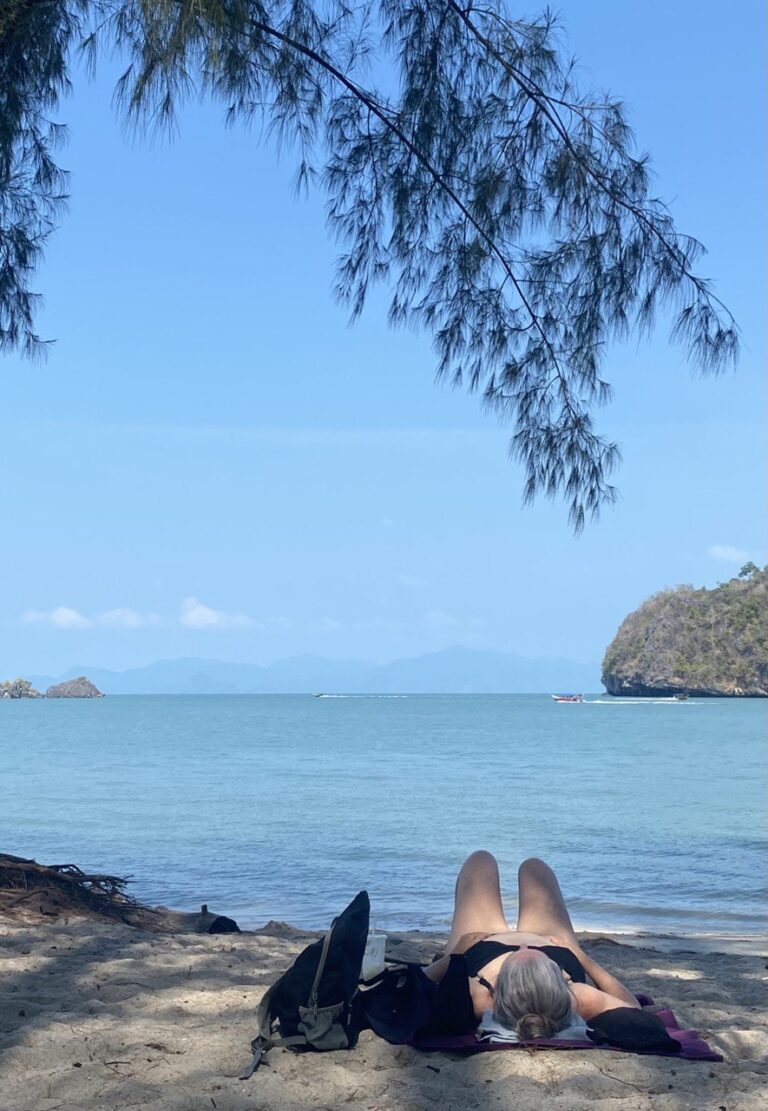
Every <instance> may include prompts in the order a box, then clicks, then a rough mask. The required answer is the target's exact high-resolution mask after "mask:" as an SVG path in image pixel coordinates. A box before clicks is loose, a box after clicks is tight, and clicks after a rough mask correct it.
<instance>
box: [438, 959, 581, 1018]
mask: <svg viewBox="0 0 768 1111" xmlns="http://www.w3.org/2000/svg"><path fill="white" fill-rule="evenodd" d="M519 948H520V946H519V945H505V944H504V942H502V941H476V942H475V944H474V945H471V946H470V947H469V949H467V951H466V953H452V954H451V957H450V960H449V962H448V971H447V972H446V974H445V976H444V977H443V978H442V980H441V981H440V983H439V984H436V985H435V988H436V990H435V991H434V992H433V995H432V1004H431V1008H430V1017H429V1026H428V1028H427V1031H425V1033H427V1032H428V1033H429V1034H467V1033H469V1032H470V1031H471V1030H474V1029H475V1027H476V1026H477V1018H476V1016H475V1006H474V1003H473V1002H472V996H471V994H470V991H469V981H470V979H472V978H477V979H479V980H480V983H483V985H484V986H486V987H487V986H488V981H487V980H485V981H484V978H483V977H482V976H481V975H480V973H481V972H482V970H483V969H484V968H485V966H486V965H488V964H490V963H491V961H493V960H495V959H496V958H497V957H500V956H502V955H503V954H504V953H516V952H517V951H518V949H519ZM529 948H530V949H540V950H541V952H542V953H545V954H546V955H547V956H548V957H549V958H550V960H553V961H554V962H555V964H556V965H558V966H559V967H560V968H562V970H563V972H566V973H567V974H568V975H569V976H570V978H571V979H572V980H573V981H574V982H575V983H577V984H586V982H587V976H586V973H585V972H584V969H583V968H582V966H581V962H580V961H579V959H578V957H576V956H575V955H574V954H573V953H572V952H571V950H570V949H566V948H564V947H563V946H561V945H531V946H529Z"/></svg>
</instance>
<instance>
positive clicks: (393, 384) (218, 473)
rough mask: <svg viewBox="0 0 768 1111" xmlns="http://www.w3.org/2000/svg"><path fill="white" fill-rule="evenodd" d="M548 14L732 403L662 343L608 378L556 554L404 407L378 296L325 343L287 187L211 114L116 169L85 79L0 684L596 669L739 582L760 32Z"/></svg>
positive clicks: (19, 508) (399, 346)
mask: <svg viewBox="0 0 768 1111" xmlns="http://www.w3.org/2000/svg"><path fill="white" fill-rule="evenodd" d="M560 10H561V12H562V14H563V18H564V20H565V23H566V25H567V29H568V35H569V42H570V45H571V48H572V49H573V50H574V52H575V53H576V54H577V55H578V56H579V59H580V61H581V64H582V66H583V68H584V70H585V72H586V75H587V76H588V77H591V78H592V80H593V81H594V82H595V83H596V84H598V85H600V86H601V87H607V88H610V89H611V90H612V91H613V92H614V93H616V94H620V95H621V96H623V98H624V99H625V101H626V103H627V104H628V106H629V108H630V111H631V117H632V119H633V122H634V125H635V128H636V131H637V134H638V140H639V145H640V147H641V148H643V149H649V150H650V151H651V152H652V154H653V158H654V165H655V169H656V172H657V175H658V192H659V193H660V194H661V195H662V196H663V197H664V198H665V199H666V200H668V201H669V202H670V203H671V205H672V209H673V212H674V214H675V217H676V219H677V222H678V226H679V227H680V228H681V229H682V230H684V231H687V232H690V233H692V234H694V235H696V236H697V237H698V238H700V239H701V240H702V241H703V242H704V243H705V244H706V246H707V247H708V249H709V254H708V256H707V257H706V258H705V259H704V260H703V263H702V264H700V267H699V269H700V270H701V271H702V272H703V273H705V274H706V275H708V276H711V277H713V278H714V279H715V281H716V288H717V292H718V293H719V294H721V296H722V297H723V298H724V299H725V300H726V301H727V303H728V304H729V306H730V307H731V309H732V311H733V312H734V314H735V316H736V317H737V319H738V321H739V324H740V326H741V328H742V332H743V341H744V350H743V355H742V359H741V363H740V366H739V369H738V371H737V373H736V375H734V376H731V375H729V376H726V377H723V378H719V379H716V380H699V379H697V378H695V376H694V375H693V374H692V372H691V370H690V368H689V367H688V366H687V365H686V364H685V363H684V362H683V360H682V359H681V356H680V354H679V352H678V351H677V350H676V349H674V348H671V347H669V346H668V345H667V343H666V337H665V334H664V330H663V328H662V329H661V330H660V331H659V332H658V333H657V334H656V336H655V337H654V339H653V341H652V342H651V343H644V344H642V345H640V346H637V345H636V344H635V343H634V342H633V343H631V344H627V345H623V346H621V347H618V346H617V347H615V348H614V349H613V350H611V351H610V352H609V354H608V358H607V363H606V368H607V369H606V375H607V377H608V379H609V381H611V382H612V383H613V385H614V387H615V391H616V396H615V400H614V402H613V403H612V404H611V405H610V406H608V407H607V408H605V409H604V410H603V411H602V412H601V413H600V414H599V415H598V423H599V426H600V428H601V429H602V430H603V431H604V432H605V433H606V434H608V435H609V436H610V437H612V438H614V439H616V440H618V441H619V443H620V444H621V447H622V451H623V455H624V463H623V466H622V468H621V471H620V473H619V475H618V478H617V484H618V486H619V488H620V491H621V499H620V502H619V504H618V505H617V506H616V507H615V508H614V509H612V510H607V511H606V512H605V513H604V515H603V517H602V519H601V521H600V522H599V524H597V525H593V526H588V527H587V530H586V532H585V534H584V535H583V536H581V537H580V538H578V539H576V538H574V537H573V536H572V534H571V532H570V531H569V528H568V525H567V513H566V509H565V507H564V506H563V505H561V504H557V503H555V504H550V503H547V502H544V501H542V502H540V503H537V504H536V506H535V507H534V508H533V509H522V508H521V506H520V494H521V487H522V477H521V472H520V469H519V468H518V467H517V466H515V465H513V464H511V463H510V462H509V461H508V458H507V446H506V445H507V438H508V437H507V434H506V433H505V431H504V429H503V428H500V427H499V425H498V424H497V422H496V420H495V418H493V417H491V416H488V415H486V414H485V413H483V411H482V409H481V406H480V404H479V402H478V400H477V398H473V397H471V396H468V395H466V394H463V393H459V392H453V391H451V390H450V389H448V388H443V387H436V386H435V385H434V381H433V373H434V363H435V360H434V357H433V354H432V352H431V350H430V345H429V341H428V339H427V338H426V337H424V336H423V335H421V336H420V335H414V334H413V333H411V332H403V331H400V332H397V331H392V330H390V329H389V328H388V327H387V325H386V321H385V315H386V314H385V306H386V298H385V296H384V295H377V296H376V297H374V298H373V299H372V301H371V304H370V307H369V308H368V309H367V310H366V312H365V314H364V316H363V318H362V320H361V321H360V322H359V323H358V324H357V325H355V326H354V327H353V328H350V327H348V325H347V320H346V315H345V313H344V310H343V309H341V308H340V307H339V306H338V305H337V304H336V303H335V302H334V300H333V297H332V294H331V282H332V270H333V260H334V257H335V254H336V248H335V247H334V245H333V244H332V243H331V242H330V240H329V238H328V235H327V233H326V230H325V228H324V223H323V208H322V201H321V200H320V199H319V198H317V197H311V198H310V199H309V200H306V201H298V202H297V201H295V200H294V198H293V194H292V189H291V182H292V178H293V166H292V162H291V159H290V157H288V156H286V157H284V158H283V159H282V160H281V161H279V162H278V161H277V160H276V158H275V155H274V152H273V150H272V149H271V148H270V147H268V146H264V145H261V144H260V142H259V137H258V135H257V134H254V133H250V134H249V133H248V132H246V131H243V130H238V129H236V130H225V129H224V128H223V126H222V124H221V114H220V112H219V111H218V110H216V109H212V108H201V107H194V108H190V109H189V110H187V111H186V112H185V113H184V115H183V117H182V121H181V130H180V134H179V136H178V138H177V139H176V140H175V142H174V143H173V144H172V145H168V144H165V143H162V142H157V141H155V142H153V143H148V142H144V141H137V140H135V139H133V138H132V137H131V136H130V135H128V134H126V132H125V130H124V129H123V128H122V127H121V125H120V124H119V122H118V121H117V119H116V117H115V115H114V112H113V110H112V107H111V103H110V102H111V88H112V78H113V76H114V72H110V70H109V67H108V66H106V67H103V69H102V71H101V72H100V76H99V77H98V79H97V80H96V82H94V83H88V82H87V81H86V80H85V79H79V80H78V82H77V84H76V90H75V94H74V95H73V96H72V97H71V98H70V99H69V100H68V101H67V102H66V103H65V104H64V105H63V107H62V109H61V112H60V118H61V119H62V120H64V121H66V122H67V123H68V125H69V128H70V142H69V145H68V147H67V148H66V150H65V151H64V153H63V155H62V162H63V164H64V165H66V166H67V167H68V168H69V169H70V170H71V172H72V181H71V193H72V199H71V205H70V211H69V214H68V215H67V216H66V217H65V219H64V220H63V223H62V226H61V228H60V230H59V231H58V233H57V234H56V236H55V237H54V238H53V240H52V242H51V245H50V247H49V250H48V253H47V258H46V261H45V263H44V265H43V266H42V267H41V269H40V272H39V274H38V277H37V283H36V284H37V288H39V289H40V291H41V292H42V293H43V294H44V296H45V307H44V310H43V312H42V313H41V315H40V318H39V330H40V332H41V334H42V335H44V336H46V337H54V338H55V339H56V344H55V346H54V347H53V349H52V351H51V353H50V356H49V358H48V360H47V361H46V362H44V363H39V364H37V363H29V362H26V361H24V360H22V359H20V358H16V357H10V358H6V359H5V360H4V361H3V364H2V365H1V366H0V373H1V374H2V378H3V386H2V401H1V403H0V465H2V468H3V474H4V476H5V480H6V481H5V483H4V496H3V544H2V549H1V550H0V572H1V573H2V577H3V581H4V582H5V583H6V584H10V585H11V588H10V589H6V590H4V591H3V593H2V601H1V602H0V677H2V676H5V675H10V674H12V673H13V674H18V673H22V674H23V673H24V672H25V671H28V672H48V673H56V672H58V671H61V670H64V669H65V668H68V667H70V666H73V665H75V664H83V665H88V664H91V665H99V666H104V667H114V668H123V667H129V666H134V665H140V664H142V663H146V662H148V661H150V660H152V659H156V658H159V657H173V656H194V655H200V656H212V657H217V658H221V659H237V660H243V661H252V662H257V663H265V662H269V661H271V660H274V659H277V658H279V657H281V656H285V655H293V654H298V653H301V652H316V653H319V654H322V655H326V656H329V657H337V658H338V657H360V656H364V657H368V658H372V659H376V660H387V659H391V658H394V657H397V656H404V655H415V654H419V653H421V652H424V651H429V650H434V649H439V648H442V647H446V646H448V645H452V644H467V645H470V646H473V647H482V648H498V649H501V650H504V651H512V652H517V653H519V654H521V655H524V656H569V657H572V658H574V659H578V660H582V661H592V660H594V661H599V660H600V658H601V656H602V653H603V651H604V649H605V647H606V645H607V644H608V642H609V641H610V639H611V638H612V636H613V634H614V632H615V630H616V627H617V625H618V623H619V622H620V621H621V619H622V618H623V617H624V616H625V615H626V613H627V612H628V611H629V610H631V609H633V608H634V607H635V606H636V605H637V604H638V603H639V602H640V601H641V600H642V599H643V598H645V597H647V596H648V595H649V594H651V593H653V592H655V591H656V590H659V589H662V588H663V587H665V586H670V585H675V584H677V583H681V582H691V583H694V584H696V585H714V583H715V582H717V581H718V580H723V579H726V578H729V577H731V575H733V574H735V573H736V572H737V571H738V569H739V566H740V564H741V563H742V562H743V561H744V560H745V559H747V558H750V559H754V560H755V561H756V562H760V563H762V562H764V561H765V558H766V545H765V532H764V527H763V516H764V513H763V508H764V504H765V499H764V492H765V491H764V475H765V448H764V434H763V422H764V417H765V393H764V384H763V367H764V364H765V349H764V333H763V330H762V329H763V325H762V317H763V314H762V309H763V305H764V273H763V270H762V261H761V255H762V250H763V240H764V225H763V222H762V221H763V216H762V196H763V179H762V149H761V148H762V134H763V121H762V120H761V116H760V112H761V109H760V104H761V102H762V98H761V76H760V74H761V66H762V61H763V59H762V56H761V43H762V41H763V35H762V32H761V20H762V16H761V9H760V6H759V5H758V4H757V3H753V2H752V0H745V2H744V3H742V4H740V5H739V6H738V12H739V18H738V19H735V18H734V17H733V15H732V11H733V9H731V8H729V7H727V6H726V5H725V4H724V3H723V4H720V3H717V4H715V3H701V2H699V3H696V4H694V3H692V2H689V0H682V2H678V3H676V4H672V5H670V4H668V3H665V4H661V3H658V2H655V0H654V2H650V3H646V4H645V5H643V6H642V7H638V6H632V7H623V6H622V7H617V6H616V5H615V4H609V3H607V2H599V3H597V2H591V3H589V4H585V3H583V2H582V3H576V2H575V0H569V2H568V3H565V4H562V5H560Z"/></svg>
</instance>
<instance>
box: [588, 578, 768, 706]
mask: <svg viewBox="0 0 768 1111" xmlns="http://www.w3.org/2000/svg"><path fill="white" fill-rule="evenodd" d="M603 682H604V683H605V686H606V688H607V689H608V690H609V691H610V693H611V694H632V695H658V694H676V693H677V692H679V691H687V692H690V693H691V694H698V695H716V696H732V695H735V696H738V695H742V696H753V697H756V696H766V695H768V569H764V570H762V571H760V570H758V568H757V567H755V566H754V564H747V565H746V566H745V567H744V568H743V569H742V572H741V574H740V575H739V576H738V577H737V578H734V579H731V580H730V581H729V582H725V583H720V585H719V586H717V587H715V588H714V590H705V589H703V588H702V589H701V590H695V589H694V588H693V587H692V586H678V587H676V588H675V589H674V590H663V591H661V593H659V594H655V595H654V596H653V597H652V598H649V599H648V600H647V601H646V602H643V604H642V605H641V606H640V607H639V609H636V610H635V611H634V613H631V614H630V615H629V617H627V618H626V619H625V620H624V621H623V622H622V625H621V627H620V629H619V631H618V633H617V634H616V637H615V639H614V640H613V642H612V643H611V645H610V646H609V648H608V650H607V652H606V653H605V659H604V661H603Z"/></svg>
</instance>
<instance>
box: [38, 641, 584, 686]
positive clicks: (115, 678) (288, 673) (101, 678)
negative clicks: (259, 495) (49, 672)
mask: <svg viewBox="0 0 768 1111" xmlns="http://www.w3.org/2000/svg"><path fill="white" fill-rule="evenodd" d="M76 675H87V676H88V678H89V679H90V680H91V682H93V683H95V684H96V686H97V687H98V688H99V690H101V691H103V692H104V693H105V694H304V693H307V692H310V691H327V692H344V693H349V694H358V693H371V694H393V693H397V694H400V693H402V694H417V693H434V694H486V693H487V694H505V693H512V694H513V693H517V692H531V693H536V692H549V691H557V690H576V691H594V690H597V689H599V687H598V666H597V664H580V663H576V662H574V661H573V660H562V659H538V660H528V659H524V658H522V657H519V656H512V655H507V654H505V653H502V652H490V651H488V652H478V651H474V650H473V649H470V648H448V649H446V650H445V651H442V652H430V653H428V654H427V655H424V656H416V657H414V658H413V659H403V660H393V661H392V662H391V663H388V664H375V663H371V662H370V661H368V660H326V659H323V658H322V657H321V656H296V657H293V658H290V659H285V660H278V661H276V662H275V663H273V664H270V665H269V666H267V667H259V666H258V665H256V664H242V663H229V662H225V661H222V660H204V659H181V660H158V661H156V662H155V663H151V664H147V666H146V667H138V668H132V669H131V670H129V671H105V670H104V669H103V668H98V667H84V666H82V665H78V666H77V667H74V668H72V669H70V670H69V671H67V672H66V673H65V674H64V675H59V676H42V675H33V676H31V677H30V678H31V680H32V682H33V684H34V685H35V686H38V687H40V686H42V687H43V688H45V687H48V686H50V685H51V684H53V683H59V682H62V681H63V680H65V679H71V678H73V677H74V676H76Z"/></svg>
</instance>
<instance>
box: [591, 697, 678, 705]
mask: <svg viewBox="0 0 768 1111" xmlns="http://www.w3.org/2000/svg"><path fill="white" fill-rule="evenodd" d="M584 702H585V704H588V705H590V706H691V705H694V703H691V702H689V701H688V700H687V699H686V700H685V701H683V700H682V699H680V698H585V699H584Z"/></svg>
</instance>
